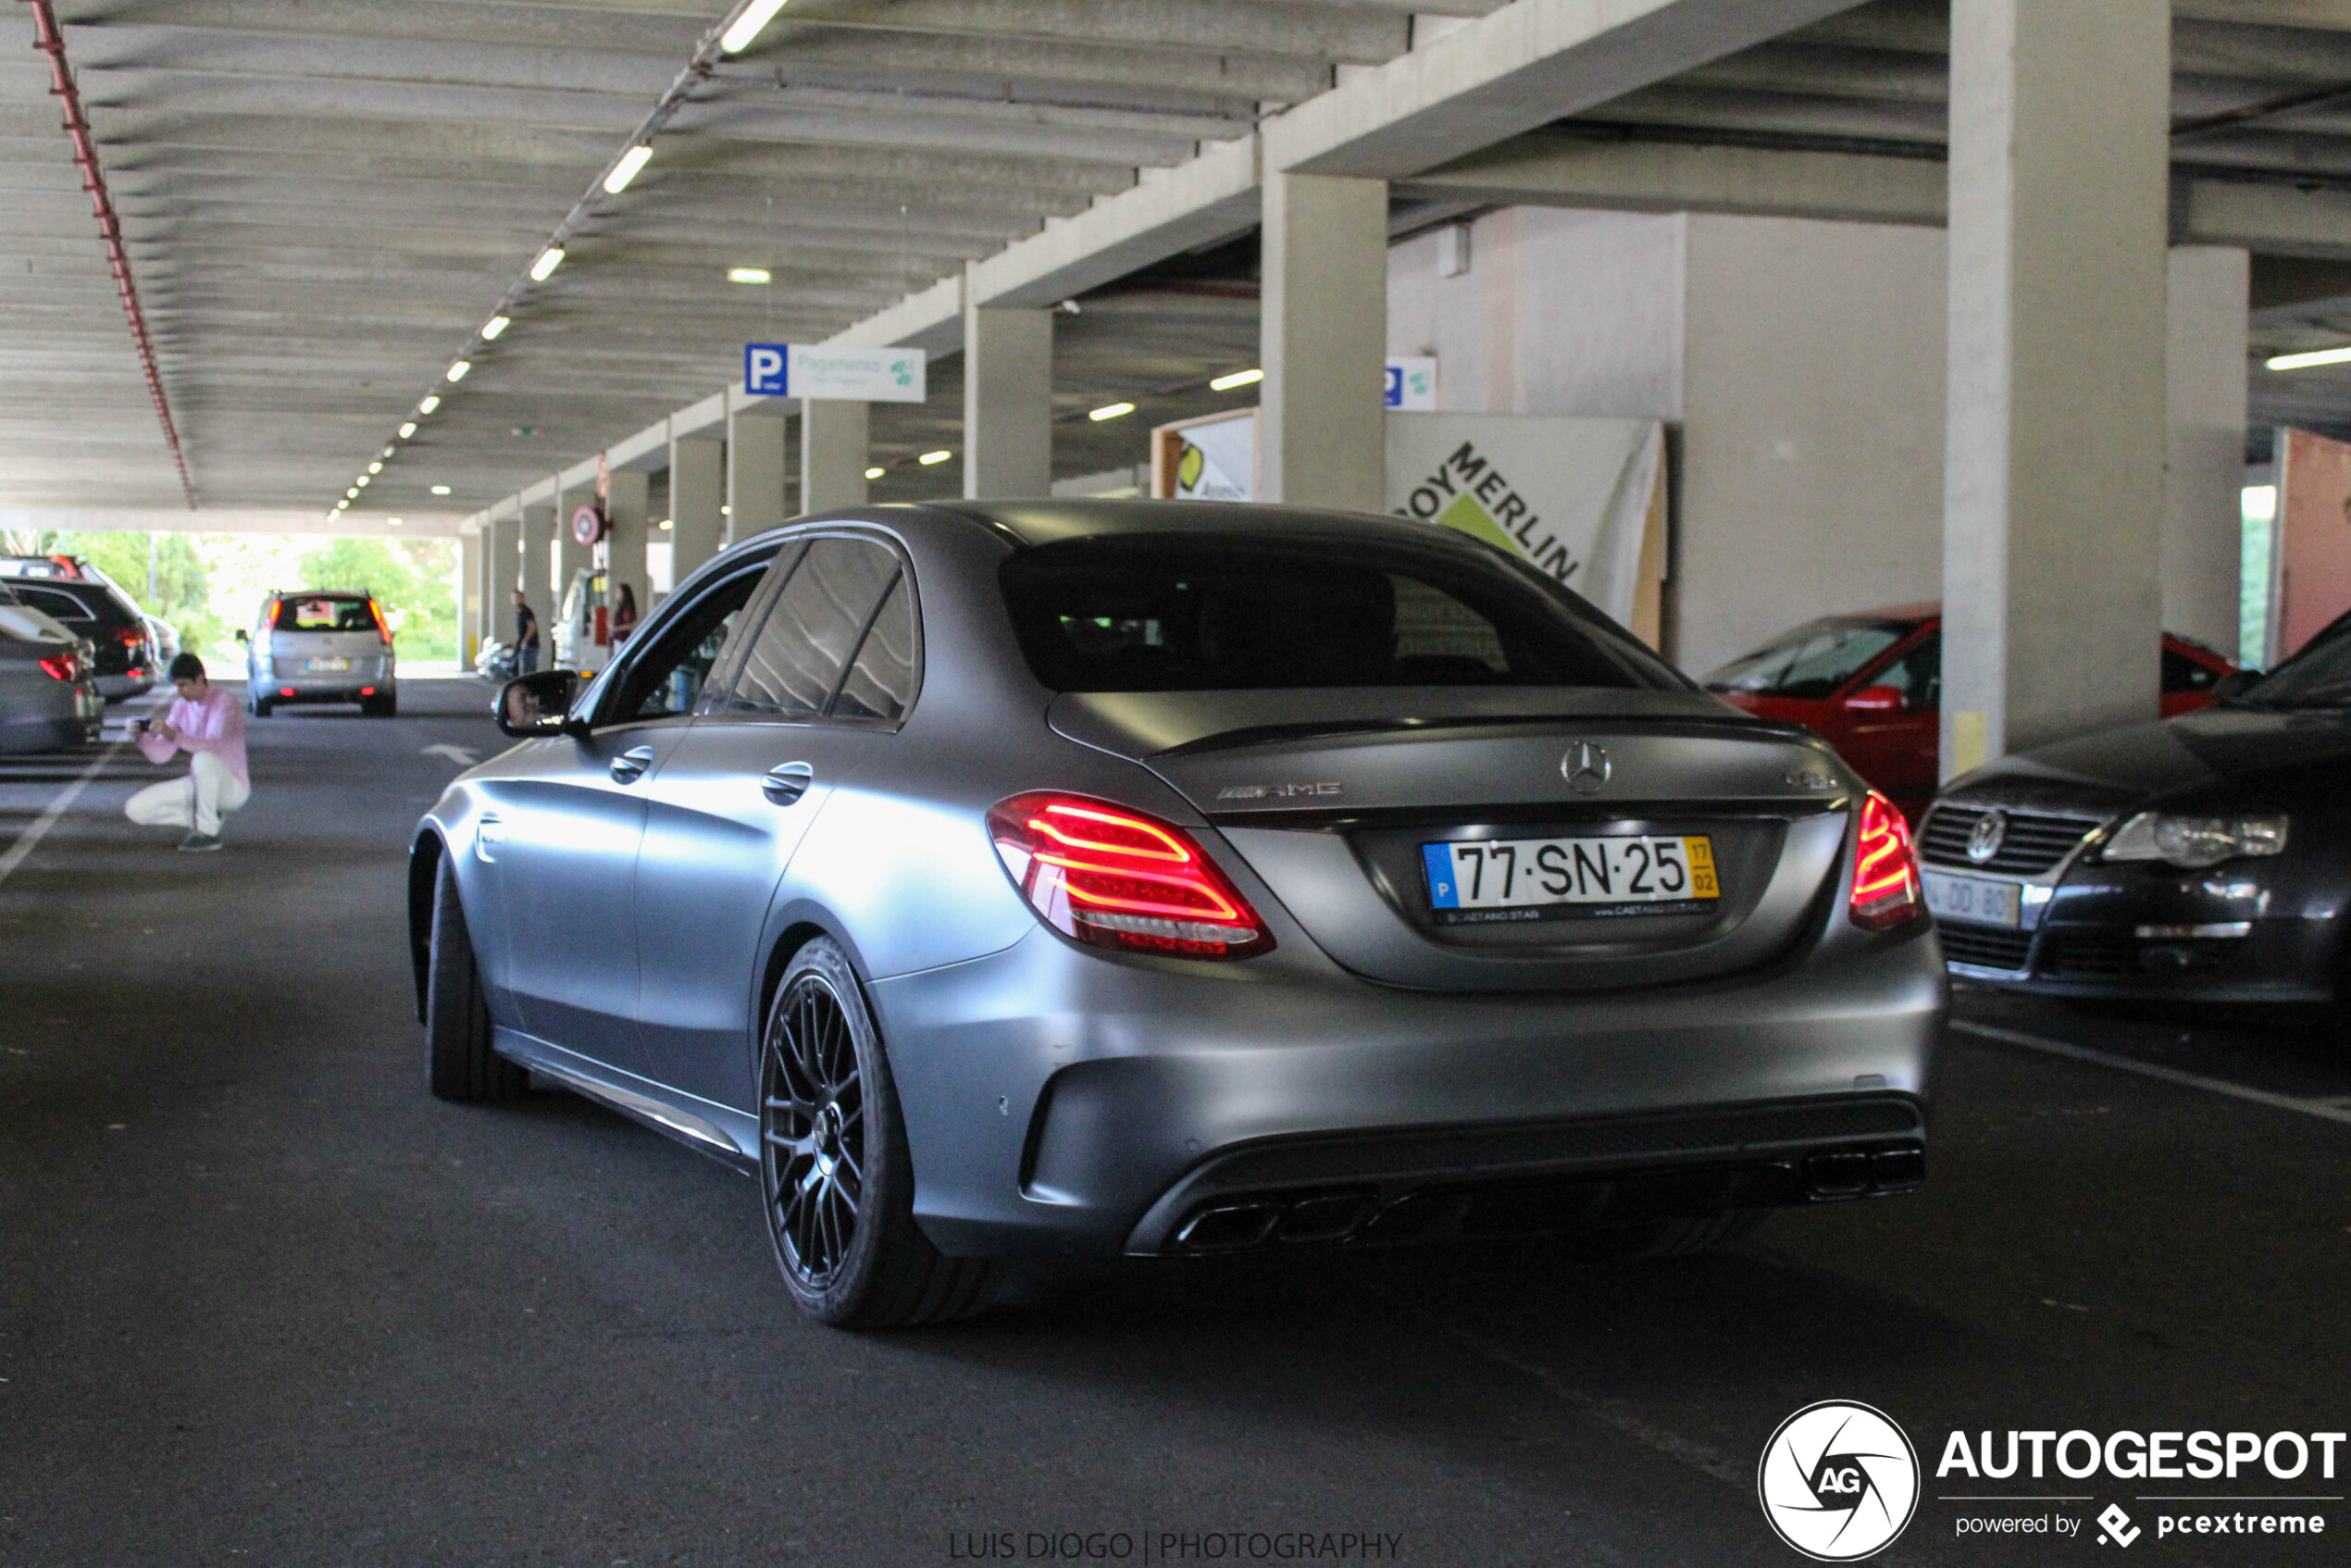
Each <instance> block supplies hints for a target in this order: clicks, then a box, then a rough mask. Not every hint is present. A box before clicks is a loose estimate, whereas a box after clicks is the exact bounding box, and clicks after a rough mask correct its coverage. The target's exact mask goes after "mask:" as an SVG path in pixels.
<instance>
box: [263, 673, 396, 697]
mask: <svg viewBox="0 0 2351 1568" xmlns="http://www.w3.org/2000/svg"><path fill="white" fill-rule="evenodd" d="M399 690H400V683H399V681H398V680H397V679H396V678H392V677H391V676H385V677H383V678H380V679H379V678H376V677H374V676H368V677H367V678H354V677H352V676H349V675H345V674H341V673H337V674H335V675H331V676H319V675H304V676H296V677H294V678H292V679H290V680H272V681H269V682H267V684H265V685H263V686H262V688H261V694H262V696H263V697H264V698H265V699H266V700H267V701H268V702H270V703H276V704H279V705H283V704H286V703H363V702H372V701H375V700H377V699H379V698H384V697H390V696H392V694H393V693H394V692H396V691H399Z"/></svg>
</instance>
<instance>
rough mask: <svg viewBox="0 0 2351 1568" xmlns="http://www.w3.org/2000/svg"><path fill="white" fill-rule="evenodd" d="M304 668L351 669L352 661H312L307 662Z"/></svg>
mask: <svg viewBox="0 0 2351 1568" xmlns="http://www.w3.org/2000/svg"><path fill="white" fill-rule="evenodd" d="M303 667H304V668H305V669H308V670H322V669H349V668H350V667H351V661H350V660H349V659H311V660H309V661H307V662H305V664H304V666H303Z"/></svg>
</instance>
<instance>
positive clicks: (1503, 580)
mask: <svg viewBox="0 0 2351 1568" xmlns="http://www.w3.org/2000/svg"><path fill="white" fill-rule="evenodd" d="M1002 580H1003V588H1004V599H1005V603H1006V604H1007V605H1008V607H1009V608H1010V609H1011V611H1012V616H1013V624H1014V629H1015V630H1016V632H1017V633H1018V635H1019V638H1020V643H1021V650H1022V652H1023V653H1026V655H1027V657H1028V665H1029V668H1030V669H1031V670H1033V671H1034V672H1035V673H1036V676H1037V678H1038V680H1039V681H1040V682H1041V683H1042V684H1044V685H1046V686H1048V687H1050V688H1051V689H1052V690H1054V691H1249V690H1266V689H1277V688H1281V689H1289V688H1300V687H1335V686H1602V687H1632V688H1647V689H1652V690H1681V689H1684V688H1685V685H1686V683H1685V682H1684V681H1683V679H1682V678H1681V676H1680V675H1679V674H1678V673H1676V672H1675V671H1674V670H1673V667H1672V666H1669V665H1667V664H1666V663H1665V662H1664V661H1663V660H1661V659H1660V658H1658V657H1657V655H1655V654H1654V653H1650V652H1649V651H1648V649H1646V648H1644V647H1642V646H1641V645H1640V644H1639V643H1638V642H1636V641H1634V640H1633V638H1632V637H1631V636H1630V635H1629V634H1627V633H1626V632H1624V631H1623V630H1622V629H1620V628H1617V627H1616V626H1614V625H1613V624H1612V623H1611V622H1610V621H1609V620H1608V619H1607V618H1606V617H1605V616H1601V615H1600V614H1599V612H1598V611H1597V610H1595V609H1594V608H1592V606H1591V605H1589V604H1586V603H1585V602H1584V601H1583V600H1582V599H1579V598H1577V597H1576V596H1575V595H1574V594H1573V593H1571V592H1569V591H1566V590H1564V589H1560V588H1556V587H1554V586H1552V585H1550V584H1549V583H1548V582H1546V581H1544V580H1543V579H1539V578H1537V577H1536V576H1535V575H1534V574H1533V573H1532V572H1523V571H1520V570H1518V569H1516V568H1514V567H1513V566H1511V564H1510V563H1509V562H1507V561H1505V560H1503V559H1502V558H1500V557H1499V556H1497V557H1495V558H1494V559H1493V560H1492V561H1490V562H1488V561H1486V560H1482V559H1479V558H1477V557H1475V556H1465V555H1463V554H1460V553H1458V552H1455V551H1451V550H1438V549H1430V550H1421V549H1418V548H1414V547H1412V546H1411V545H1408V544H1404V543H1400V542H1397V541H1386V540H1378V539H1367V538H1362V537H1326V538H1323V539H1301V538H1299V537H1297V536H1294V535H1293V536H1258V535H1247V534H1238V535H1236V534H1214V535H1166V534H1142V535H1122V536H1117V537H1112V538H1096V539H1078V540H1070V541H1064V542H1063V543H1058V544H1046V545H1039V546H1038V547H1037V548H1035V549H1032V550H1026V551H1023V552H1022V553H1021V554H1017V555H1014V556H1013V557H1012V558H1011V559H1009V560H1007V561H1006V562H1005V563H1004V566H1003V571H1002Z"/></svg>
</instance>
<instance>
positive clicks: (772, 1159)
mask: <svg viewBox="0 0 2351 1568" xmlns="http://www.w3.org/2000/svg"><path fill="white" fill-rule="evenodd" d="M759 1103H760V1112H759V1132H760V1198H761V1207H762V1208H763V1209H764V1210H765V1213H766V1216H767V1237H768V1240H769V1241H770V1242H771V1243H772V1244H773V1246H774V1248H775V1251H776V1263H777V1267H779V1268H780V1269H781V1270H782V1271H783V1276H784V1283H785V1285H786V1286H788V1287H789V1288H790V1290H791V1294H792V1300H793V1301H794V1302H795V1303H796V1304H797V1305H798V1306H799V1307H800V1310H801V1311H802V1312H803V1313H807V1314H808V1315H809V1316H811V1317H813V1318H815V1319H816V1320H817V1321H818V1322H820V1323H827V1324H831V1325H834V1326H836V1327H841V1328H892V1327H904V1326H911V1325H915V1324H924V1323H940V1322H944V1321H946V1320H948V1319H951V1318H958V1317H966V1316H968V1315H970V1314H971V1313H976V1312H977V1311H979V1310H980V1309H981V1308H982V1307H985V1306H986V1305H987V1304H988V1303H989V1300H990V1299H991V1297H992V1296H993V1294H994V1290H995V1286H996V1278H997V1271H996V1268H995V1266H994V1265H993V1264H992V1263H990V1262H989V1260H987V1259H985V1258H951V1257H948V1256H946V1255H945V1254H943V1253H941V1252H940V1251H939V1249H938V1248H936V1247H934V1246H932V1245H931V1242H930V1238H928V1237H927V1236H925V1235H924V1234H923V1232H922V1229H921V1227H920V1226H917V1225H916V1224H915V1223H914V1162H913V1160H912V1158H911V1157H910V1156H909V1154H908V1152H907V1149H906V1127H905V1122H904V1120H903V1119H902V1117H901V1116H900V1114H899V1111H898V1095H897V1091H896V1089H894V1088H893V1087H892V1084H891V1081H890V1076H889V1058H888V1057H887V1055H885V1054H884V1052H883V1051H882V1043H881V1036H880V1034H879V1032H878V1031H877V1029H876V1028H875V1027H874V1019H873V1014H871V1013H870V1012H869V1011H868V1010H867V1008H866V1006H865V992H864V990H863V989H862V988H861V987H860V985H859V984H858V980H857V973H856V971H855V969H853V968H852V966H851V964H850V962H849V955H848V954H847V953H845V952H842V951H841V950H840V945H839V944H837V943H835V942H834V941H833V940H830V939H829V938H825V937H819V938H817V939H816V940H814V941H811V942H809V943H808V944H807V945H806V946H804V947H802V949H801V950H800V951H799V952H797V953H795V954H794V955H793V956H792V961H791V965H790V968H788V969H786V970H785V971H784V978H783V983H782V984H780V985H779V986H777V989H776V999H775V1002H773V1003H772V1004H771V1005H770V1006H769V1008H768V1011H767V1027H766V1029H765V1033H764V1035H763V1036H762V1039H761V1041H760V1070H759Z"/></svg>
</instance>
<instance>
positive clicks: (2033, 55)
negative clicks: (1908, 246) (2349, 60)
mask: <svg viewBox="0 0 2351 1568" xmlns="http://www.w3.org/2000/svg"><path fill="white" fill-rule="evenodd" d="M2090 82H2095V83H2096V91H2095V92H2088V91H2084V83H2090ZM2170 101H2171V7H2170V6H2152V5H2145V4H2139V3H2136V0H2070V3H2068V4H2064V5H2051V4H2048V3H2047V0H1955V3H1954V4H1953V6H1952V8H1951V163H1950V192H1951V203H1950V205H1951V223H1950V332H1949V338H1948V342H1947V360H1946V371H1945V374H1946V377H1947V381H1946V384H1947V387H1948V389H1949V395H1948V401H1947V423H1946V427H1945V457H1944V470H1943V476H1944V504H1943V519H1944V521H1943V604H1944V635H1943V679H1944V687H1943V740H1942V767H1943V774H1944V777H1946V778H1949V777H1951V776H1953V775H1955V774H1959V773H1963V772H1965V771H1967V770H1968V769H1970V768H1972V767H1974V766H1976V765H1979V764H1981V763H1983V762H1984V761H1985V760H1987V759H1989V758H1991V757H1996V756H1998V755H2001V754H2002V753H2007V752H2012V751H2021V750H2024V749H2026V748H2028V747H2032V746H2036V745H2039V744H2041V743H2043V742H2044V741H2047V740H2057V739H2059V738H2060V737H2063V736H2069V735H2078V734H2082V733H2085V732H2087V731H2091V730H2097V729H2105V728H2112V727H2115V726H2117V725H2123V724H2129V723H2132V722H2134V721H2137V720H2141V719H2149V718H2153V717H2154V716H2156V698H2157V691H2158V635H2159V631H2160V626H2161V600H2160V592H2159V588H2158V572H2159V566H2160V562H2161V554H2162V551H2161V546H2162V533H2163V528H2162V523H2163V506H2164V498H2163V457H2164V429H2165V416H2164V372H2163V357H2164V340H2165V335H2166V333H2165V303H2164V294H2165V269H2166V262H2165V255H2166V251H2167V244H2166V240H2167V221H2168V191H2167V186H2166V178H2167V174H2168V160H2169V141H2168V137H2169V125H2168V116H2169V112H2170Z"/></svg>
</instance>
